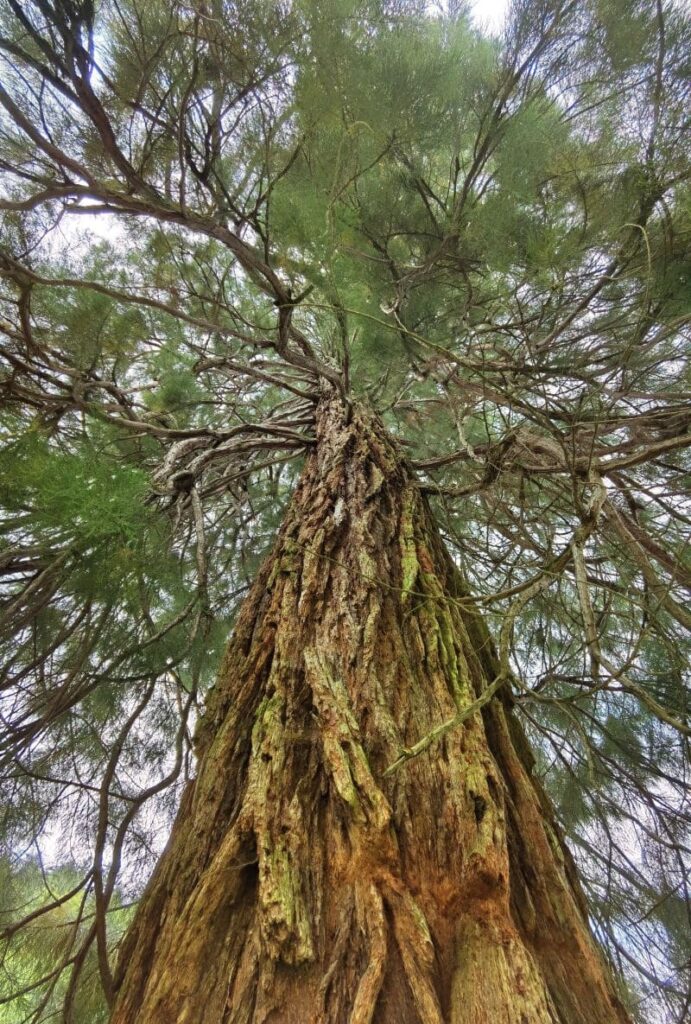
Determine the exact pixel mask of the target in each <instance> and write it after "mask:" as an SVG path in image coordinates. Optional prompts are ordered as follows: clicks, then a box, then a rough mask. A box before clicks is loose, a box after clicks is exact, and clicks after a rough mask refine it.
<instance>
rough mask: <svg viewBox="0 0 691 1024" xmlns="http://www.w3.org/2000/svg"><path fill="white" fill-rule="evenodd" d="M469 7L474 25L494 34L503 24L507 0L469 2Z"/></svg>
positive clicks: (476, 0)
mask: <svg viewBox="0 0 691 1024" xmlns="http://www.w3.org/2000/svg"><path fill="white" fill-rule="evenodd" d="M470 6H471V9H472V12H473V19H474V21H475V22H476V24H477V25H479V26H482V27H483V28H488V29H489V30H490V31H491V32H496V31H497V29H499V28H501V26H502V24H503V21H504V15H505V14H506V11H507V8H508V6H509V0H471V4H470Z"/></svg>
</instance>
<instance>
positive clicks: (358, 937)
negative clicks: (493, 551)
mask: <svg viewBox="0 0 691 1024" xmlns="http://www.w3.org/2000/svg"><path fill="white" fill-rule="evenodd" d="M317 433H318V439H317V445H316V447H315V449H314V451H313V452H312V453H311V454H310V456H309V458H308V460H307V464H306V466H305V469H304V472H303V475H302V478H301V480H300V483H299V485H298V488H297V491H296V493H295V496H294V498H293V501H292V503H291V505H290V508H289V510H288V514H287V516H286V520H285V523H284V525H283V527H282V529H281V532H280V535H279V537H278V540H277V542H276V545H275V548H274V550H273V553H272V554H271V556H270V557H269V558H268V559H267V561H266V563H265V565H264V566H263V568H262V570H261V572H260V574H259V578H258V579H257V581H256V583H255V585H254V587H253V589H252V591H251V593H250V596H249V597H248V599H247V602H246V604H245V606H244V608H243V611H242V613H241V615H240V618H239V620H238V624H237V628H236V630H235V633H234V636H233V638H232V640H231V642H230V645H229V647H228V650H227V653H226V656H225V659H224V662H223V665H222V668H221V672H220V676H219V680H218V683H217V685H216V687H215V690H214V692H213V694H212V696H211V699H210V701H209V706H208V710H207V713H206V715H205V717H204V720H203V723H202V725H201V728H200V731H199V737H198V753H199V773H198V776H197V779H196V781H195V782H194V783H193V784H191V785H190V787H189V788H188V791H187V793H186V794H185V797H184V799H183V803H182V806H181V808H180V812H179V815H178V819H177V822H176V825H175V828H174V831H173V834H172V836H171V839H170V842H169V844H168V847H167V849H166V851H165V853H164V855H163V857H162V859H161V862H160V863H159V865H158V867H157V870H156V872H155V874H154V876H153V878H152V880H151V882H150V884H149V887H148V889H147V892H146V894H145V896H144V899H143V901H142V904H141V907H140V909H139V911H138V914H137V917H136V920H135V922H134V924H133V926H132V928H131V930H130V932H129V934H128V936H127V938H126V941H125V943H124V946H123V949H122V952H121V956H120V963H119V970H118V977H117V979H116V984H117V987H118V996H117V1001H116V1005H115V1008H114V1012H113V1016H112V1021H113V1024H183V1022H184V1024H202V1022H214V1024H216V1022H218V1024H263V1022H267V1024H269V1022H270V1024H282V1022H285V1024H287V1022H289V1021H290V1022H292V1021H299V1022H301V1024H317V1022H319V1024H368V1022H370V1021H373V1022H376V1024H442V1022H444V1024H548V1022H560V1024H615V1022H616V1024H625V1022H626V1021H627V1020H628V1018H627V1016H626V1014H625V1012H624V1010H623V1009H622V1007H621V1005H620V1004H619V1002H618V1000H617V998H616V995H615V994H614V990H613V987H612V984H611V982H610V980H609V978H608V976H607V971H606V969H605V968H604V966H603V963H602V960H601V957H600V955H599V953H598V951H597V950H596V948H595V945H594V943H593V940H592V937H591V935H590V933H589V930H588V926H587V923H586V908H585V906H584V902H583V897H582V895H581V892H580V889H579V886H578V882H577V879H576V877H575V873H574V870H573V866H572V862H571V860H570V858H569V856H568V853H567V851H566V850H565V848H564V845H563V843H562V842H561V839H560V838H559V833H558V830H557V827H556V824H555V822H554V817H553V814H552V812H551V810H550V807H549V805H548V802H547V800H546V798H545V795H544V793H543V792H542V790H541V789H540V787H539V785H538V784H537V782H536V781H535V780H534V779H533V778H532V777H531V757H530V753H529V751H528V749H527V746H526V743H525V740H524V739H523V736H522V733H521V731H520V728H519V727H518V725H517V723H516V721H515V720H514V717H513V715H512V713H511V709H510V706H509V698H508V695H502V691H501V690H499V691H498V696H497V698H495V699H493V700H491V701H490V702H489V703H488V704H487V705H486V706H485V707H484V708H483V710H482V712H481V713H476V714H474V715H472V716H471V717H469V718H468V719H467V720H466V721H465V722H464V723H463V724H462V725H460V726H459V727H457V728H454V729H451V730H450V731H448V732H447V733H446V734H445V735H444V736H443V737H442V738H440V739H439V740H438V741H437V742H435V743H434V744H433V745H432V746H430V748H429V749H428V750H427V751H425V752H424V753H422V754H420V755H419V756H418V757H416V758H413V759H411V760H409V761H407V762H406V763H405V764H403V765H402V766H401V767H400V769H399V770H398V771H397V772H395V773H393V774H392V775H390V776H386V777H385V776H384V772H385V770H386V768H387V766H389V765H390V764H391V763H392V762H393V761H395V760H396V758H397V757H398V756H399V754H400V753H401V749H402V748H409V747H410V746H412V745H413V744H414V743H415V742H416V741H418V740H419V739H420V738H421V737H423V736H424V735H426V734H427V733H428V732H429V731H430V730H432V729H433V728H434V727H435V726H437V725H439V723H441V722H443V721H445V720H446V719H448V718H449V717H451V716H453V715H454V714H456V713H457V712H458V711H459V710H462V709H463V708H464V707H467V706H468V705H469V704H470V703H472V702H473V701H474V700H475V699H476V698H477V697H478V695H479V694H480V693H482V691H483V690H484V689H485V688H486V687H487V686H488V685H489V683H490V682H491V681H492V680H493V679H494V678H495V677H496V674H497V672H498V667H497V664H496V659H495V656H494V653H493V649H492V644H491V641H490V639H489V636H488V633H487V631H486V629H485V627H484V625H483V623H482V621H481V620H480V619H479V618H478V617H477V616H476V615H474V614H473V613H472V612H471V611H469V608H468V604H467V602H466V603H464V602H462V601H460V600H459V598H462V597H463V594H462V590H461V587H460V584H459V576H458V573H457V572H456V570H455V568H454V566H453V563H452V562H451V559H450V558H449V556H448V554H447V552H446V551H445V549H444V547H443V544H442V542H441V540H440V537H439V535H438V532H437V530H436V528H435V526H434V523H433V521H432V518H431V516H430V512H429V509H428V507H427V504H426V502H425V501H424V499H423V498H422V497H421V495H420V492H419V489H418V487H417V485H416V483H415V481H414V479H413V476H412V474H411V472H410V470H409V468H408V467H407V465H406V463H405V461H404V460H403V459H402V458H401V456H400V453H399V452H398V451H397V448H396V446H395V444H394V443H393V442H392V440H391V439H390V438H389V437H387V435H386V433H385V431H384V429H383V427H382V425H381V423H380V422H379V421H378V420H377V419H376V418H375V417H374V416H372V415H371V414H370V413H369V412H367V411H366V410H363V409H355V410H349V409H348V408H346V406H345V405H344V404H343V403H342V402H341V401H340V400H339V399H337V398H333V397H332V398H331V399H329V400H325V401H324V402H323V403H322V405H321V407H320V409H319V411H318V423H317Z"/></svg>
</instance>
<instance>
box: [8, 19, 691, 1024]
mask: <svg viewBox="0 0 691 1024" xmlns="http://www.w3.org/2000/svg"><path fill="white" fill-rule="evenodd" d="M428 7H429V5H426V4H422V3H420V4H417V3H413V2H406V3H396V2H392V3H386V2H371V3H367V2H362V3H355V2H346V0H333V2H330V3H328V4H325V3H323V2H322V3H316V2H315V3H310V2H308V0H304V2H299V3H298V2H296V3H286V4H274V3H272V4H265V3H258V2H249V0H248V2H244V3H236V4H226V3H222V2H221V0H212V2H209V3H206V4H202V3H189V4H171V3H170V2H167V3H158V2H153V0H147V2H146V3H144V2H139V0H124V2H118V3H115V2H107V3H106V2H104V3H101V4H98V5H94V4H92V3H89V2H76V0H75V2H61V3H57V2H54V3H51V2H49V0H35V2H30V3H19V2H16V0H2V3H1V4H0V10H1V11H2V31H1V33H0V47H1V48H2V53H3V73H2V76H1V78H0V81H1V83H2V84H0V105H1V108H2V116H1V118H0V135H1V146H0V152H1V154H2V155H1V156H0V165H1V166H2V168H3V171H4V182H3V193H2V201H1V203H0V206H1V207H2V210H3V219H2V249H1V250H0V273H1V275H2V285H1V288H2V292H1V297H0V301H1V304H2V305H1V308H0V327H1V329H2V359H3V377H2V380H1V381H0V386H1V387H2V394H3V408H2V434H3V448H2V453H1V454H0V459H1V460H2V474H3V483H4V487H3V494H2V510H3V511H2V527H1V528H2V547H1V548H0V569H1V570H2V575H3V590H4V599H5V600H4V604H3V612H2V623H3V630H2V632H3V637H4V652H3V664H4V668H3V676H2V696H1V710H2V719H1V724H2V734H3V735H2V738H3V743H2V750H3V754H2V762H1V763H2V777H3V787H4V791H5V797H4V804H3V819H2V842H3V847H4V850H5V860H4V861H3V871H4V872H5V874H6V875H7V878H8V879H9V881H8V884H7V887H6V888H5V889H4V899H5V901H6V904H5V906H4V907H3V908H2V912H3V915H4V916H3V927H4V933H3V934H4V941H5V942H6V948H5V954H4V959H3V968H2V969H3V976H2V977H3V988H4V992H3V995H2V999H3V1000H4V1003H1V1004H0V1008H1V1007H2V1006H3V1005H5V1006H7V1011H6V1012H8V1013H10V1015H11V1017H10V1018H8V1019H12V1020H16V1019H17V1017H18V1014H21V1015H23V1016H21V1017H20V1019H25V1020H43V1019H50V1018H51V1017H55V1016H56V1015H58V1014H59V1013H64V1016H65V1018H66V1019H67V1020H70V1019H72V1020H77V1019H86V1020H96V1019H99V1017H98V1014H99V1013H100V1014H101V1015H102V1017H103V1019H106V1017H107V1015H108V1011H107V1009H106V1005H107V999H105V1000H104V1002H103V1003H101V1004H100V1005H101V1009H100V1010H97V1009H96V1004H95V1000H96V995H95V994H94V986H95V984H96V982H97V980H98V983H99V984H101V985H102V986H103V988H104V989H105V995H106V997H108V998H110V999H112V997H113V994H114V993H113V990H112V989H113V985H114V982H113V976H112V975H113V969H114V966H113V965H114V959H113V949H114V947H116V946H117V944H118V941H119V938H120V936H121V934H122V928H123V921H124V916H123V911H122V910H121V909H120V908H121V906H122V904H123V903H128V902H130V901H131V900H132V899H134V898H136V897H137V896H138V895H139V893H140V892H141V888H142V881H143V880H144V878H145V877H146V876H147V875H148V873H149V872H150V870H151V867H152V864H153V862H154V860H155V859H156V856H157V854H158V853H159V852H160V850H161V847H162V844H163V841H164V839H165V836H166V834H167V831H168V829H169V825H170V818H171V814H172V811H173V809H174V808H175V807H176V806H177V804H178V802H179V800H180V795H181V791H182V789H183V788H184V784H185V782H186V781H187V780H188V779H189V778H191V777H193V776H194V775H195V767H194V759H193V753H192V739H191V734H192V731H193V728H194V723H195V720H196V719H197V717H198V715H199V713H200V711H201V700H202V696H203V694H204V692H205V691H206V690H207V689H208V687H209V685H210V684H211V683H212V681H213V679H214V676H215V674H216V671H217V666H218V661H219V657H220V652H221V650H222V647H223V644H224V643H225V640H226V637H227V635H228V632H229V630H230V627H231V624H232V623H233V622H234V620H235V615H236V610H237V609H238V607H239V604H240V602H241V600H242V598H243V597H244V596H245V593H246V590H247V588H248V585H249V581H251V580H252V579H253V578H254V577H255V575H256V573H257V571H258V569H259V566H260V564H261V563H262V561H263V558H264V556H265V555H266V554H267V553H268V552H269V550H270V547H271V545H272V543H273V540H274V538H275V536H276V531H277V528H278V526H279V524H280V522H281V520H282V518H283V514H284V510H285V509H286V505H287V502H288V500H289V498H290V495H291V493H292V491H293V488H294V486H295V483H296V480H297V478H298V474H299V470H300V467H301V465H302V464H303V462H304V459H305V455H306V453H309V452H310V451H312V449H313V448H314V445H315V416H316V412H315V410H316V408H317V404H318V401H319V399H320V396H321V395H322V394H323V389H324V387H325V386H328V387H331V388H332V389H334V394H336V395H341V396H342V399H341V400H343V399H347V400H348V401H349V402H350V403H352V404H353V407H354V408H356V409H357V408H358V403H360V405H365V406H367V407H373V408H374V409H376V410H377V412H378V413H379V415H380V417H381V419H382V421H383V423H384V424H385V425H386V428H387V430H388V432H389V435H390V436H392V437H395V438H396V439H397V442H398V444H399V446H400V448H401V449H402V450H404V451H405V453H406V456H407V458H408V460H409V463H410V464H411V465H412V466H413V467H414V468H415V470H416V471H417V474H418V480H419V482H420V487H421V489H422V491H423V492H425V493H426V494H427V496H428V498H429V501H430V503H431V505H432V508H433V510H434V514H435V518H436V522H437V524H438V525H439V527H440V529H441V532H442V535H443V538H444V541H445V543H446V545H447V547H448V548H449V550H450V551H451V552H452V554H453V557H454V560H455V561H456V563H457V565H458V566H459V567H460V569H461V570H462V573H463V576H464V577H465V580H466V581H467V590H468V593H469V594H472V595H473V602H472V603H468V604H461V605H458V607H463V608H464V609H465V612H464V614H466V615H472V612H471V609H473V608H474V609H477V610H479V611H481V613H482V616H483V617H484V619H485V620H486V621H487V622H488V624H489V626H490V629H491V631H492V633H493V635H494V638H495V642H496V646H497V657H498V663H499V664H500V666H501V667H502V669H503V670H505V672H506V673H507V674H510V685H509V684H506V683H505V684H504V697H503V699H504V700H505V701H506V700H508V699H509V698H508V689H509V688H510V689H511V691H512V701H513V704H514V706H515V714H517V715H519V716H520V719H521V721H522V723H523V726H524V728H525V730H526V731H527V734H528V736H529V738H530V740H531V742H532V745H533V751H534V754H535V757H536V759H537V764H536V767H535V774H536V775H537V776H539V777H540V778H541V779H542V781H543V783H544V785H545V786H546V788H547V790H548V792H549V793H550V795H551V797H552V800H553V801H554V803H555V806H556V808H557V812H558V816H559V819H560V821H561V823H562V826H563V827H564V829H565V831H566V834H567V836H568V840H569V844H570V847H571V849H572V851H573V853H574V856H575V858H576V861H577V864H578V868H579V872H580V876H581V879H582V881H583V883H584V885H585V888H586V891H587V894H588V897H589V907H590V914H591V920H592V923H593V926H594V928H595V931H596V934H597V935H598V937H599V939H600V940H601V941H602V942H603V943H604V945H605V947H606V949H607V951H608V954H609V957H610V959H611V961H612V964H613V966H614V968H615V969H616V970H617V971H618V972H619V973H620V974H621V976H622V979H624V978H625V979H626V980H622V981H621V992H620V995H621V997H622V998H623V999H624V1001H625V1002H626V1004H627V1006H628V1007H629V1009H630V1012H631V1013H632V1014H633V1015H638V1016H639V1018H640V1019H641V1020H649V1019H651V1018H652V1019H659V1020H670V1021H671V1020H679V1021H681V1020H683V1019H685V1016H686V1014H687V1013H688V1007H689V1005H690V1002H689V1000H690V997H689V977H688V966H689V965H688V932H689V921H688V906H689V901H688V890H687V884H688V861H687V860H686V859H685V858H686V857H687V854H688V814H689V808H688V786H687V783H686V771H687V767H686V765H687V761H686V760H685V754H686V753H687V747H688V732H689V723H688V703H687V696H686V691H685V671H686V666H687V660H688V655H687V652H688V628H689V624H690V622H691V615H690V614H689V612H688V610H687V604H686V602H687V600H688V598H687V594H688V590H689V586H690V583H691V566H690V564H689V559H688V536H689V532H688V525H689V516H690V515H691V509H690V508H689V504H688V498H687V495H688V473H689V465H688V447H689V445H690V444H691V433H690V432H689V424H690V423H691V412H690V411H689V367H688V340H687V335H685V333H684V332H685V327H686V325H687V323H688V299H689V270H688V267H689V263H688V240H689V188H688V151H687V147H686V145H685V140H684V130H685V129H688V114H687V107H688V94H687V93H688V89H687V83H688V80H689V73H688V72H689V68H688V53H689V45H688V44H689V31H688V25H687V24H686V23H685V21H684V19H683V16H682V13H681V11H680V9H679V8H678V7H676V6H672V5H666V4H663V3H662V2H661V0H658V2H654V3H652V2H648V0H642V2H640V3H637V4H631V3H625V4H624V3H622V4H618V3H611V2H610V3H607V4H603V3H597V2H595V0H592V2H586V3H582V2H581V3H576V2H572V3H569V2H560V0H555V2H549V3H547V2H545V3H543V2H539V0H535V2H533V0H531V2H521V3H517V4H515V5H514V7H513V11H512V15H511V19H510V23H509V26H508V28H507V31H506V34H505V36H504V38H503V39H502V40H501V41H496V42H495V41H491V40H488V39H486V38H483V37H482V36H480V35H478V34H477V33H476V32H475V31H474V30H473V29H472V27H471V26H470V24H469V22H468V20H467V18H466V17H465V15H464V13H463V11H462V10H461V9H460V8H459V5H454V7H453V10H452V11H446V12H435V11H432V10H430V9H428ZM80 219H81V220H80ZM80 223H81V224H86V227H80ZM75 225H76V226H75ZM322 408H323V406H322ZM407 486H408V484H406V487H407ZM322 554H324V552H322ZM439 557H441V556H439ZM439 564H441V563H439ZM367 575H368V573H367V571H365V570H363V579H366V578H367ZM375 575H376V573H375ZM464 587H465V584H464ZM463 601H466V602H467V601H468V597H467V594H464V595H463ZM454 607H455V606H454ZM454 614H455V613H454ZM458 628H460V627H458ZM490 706H493V705H489V704H488V706H487V707H488V708H489V707H490ZM434 711H435V709H434V708H429V707H421V708H419V709H418V715H419V717H418V718H417V719H413V720H412V721H411V722H410V730H409V735H407V736H406V737H404V739H405V741H406V743H408V744H410V742H411V741H412V740H413V739H415V738H417V737H421V738H424V737H425V735H429V733H428V730H427V724H430V725H432V724H434V723H435V722H438V721H439V718H438V716H437V715H436V714H434V713H433V712H434ZM488 714H490V712H489V710H487V709H485V717H486V716H487V715H488ZM428 719H429V723H428ZM207 721H209V718H208V717H207ZM467 728H468V727H467V725H466V726H464V727H463V728H462V727H461V726H456V727H455V728H451V729H450V730H449V732H448V734H447V735H446V736H445V737H444V738H443V740H439V741H436V742H434V743H431V744H430V746H429V749H427V750H425V751H424V752H422V753H420V754H419V756H418V757H417V758H409V757H408V755H407V754H406V753H405V751H399V758H398V760H399V761H400V762H406V761H410V763H401V764H399V767H398V770H397V772H394V773H393V776H392V778H393V779H394V780H395V779H397V778H398V777H399V776H401V773H410V772H420V771H423V770H424V769H423V768H422V767H421V766H422V765H425V764H430V765H433V764H434V763H435V759H436V760H437V761H439V759H440V750H442V749H443V746H442V745H441V744H442V742H443V743H444V744H453V743H455V742H458V737H459V736H460V735H462V734H463V733H464V729H467ZM202 734H203V730H202ZM400 739H401V738H400V737H399V740H400ZM394 745H395V744H394ZM403 745H404V744H403V742H402V740H401V742H399V746H403ZM423 745H424V744H423ZM409 752H410V751H409ZM383 763H384V762H382V764H383ZM394 763H395V762H394ZM391 784H392V785H394V783H393V782H392V783H391ZM402 784H403V783H401V785H402ZM477 795H478V798H479V799H484V798H483V797H481V795H480V794H477ZM479 806H480V805H478V807H479ZM479 813H480V812H479ZM58 865H60V866H59V867H58ZM37 935H38V936H41V937H42V938H46V937H49V939H51V941H53V940H52V938H51V937H53V936H58V937H59V942H58V941H55V945H54V947H53V948H55V949H58V950H59V954H58V957H57V961H56V960H55V959H54V961H53V963H47V962H46V959H45V949H46V948H47V947H46V945H43V946H42V945H41V944H40V943H38V942H37V939H36V937H37ZM48 948H50V947H48ZM97 976H98V979H97ZM60 1007H62V1009H60ZM80 1014H81V1017H80ZM655 1015H657V1016H655Z"/></svg>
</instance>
